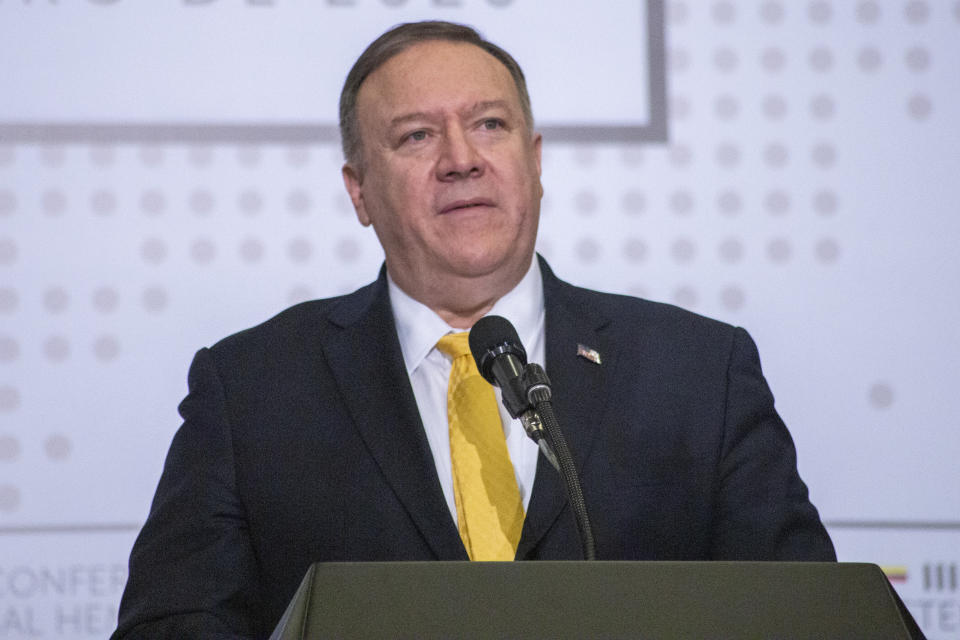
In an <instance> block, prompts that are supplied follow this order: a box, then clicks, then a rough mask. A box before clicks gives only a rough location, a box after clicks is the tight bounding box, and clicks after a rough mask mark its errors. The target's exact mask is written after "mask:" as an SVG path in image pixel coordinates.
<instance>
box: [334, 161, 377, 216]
mask: <svg viewBox="0 0 960 640" xmlns="http://www.w3.org/2000/svg"><path fill="white" fill-rule="evenodd" d="M340 174H341V175H342V176H343V186H344V187H346V188H347V193H348V194H350V201H351V202H352V203H353V209H354V211H356V212H357V220H359V221H360V224H362V225H363V226H365V227H369V226H370V216H368V215H367V208H366V205H365V204H364V201H363V173H362V172H360V171H359V170H358V169H357V168H356V167H354V166H353V165H351V164H350V163H349V162H348V163H346V164H345V165H343V169H341V170H340Z"/></svg>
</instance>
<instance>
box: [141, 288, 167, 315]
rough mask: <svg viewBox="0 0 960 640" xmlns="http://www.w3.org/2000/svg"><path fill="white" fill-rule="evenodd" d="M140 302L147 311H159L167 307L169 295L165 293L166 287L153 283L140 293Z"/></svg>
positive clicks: (154, 312)
mask: <svg viewBox="0 0 960 640" xmlns="http://www.w3.org/2000/svg"><path fill="white" fill-rule="evenodd" d="M140 299H141V302H142V304H143V308H144V309H145V310H146V311H147V312H148V313H153V314H156V313H161V312H162V311H163V310H164V309H166V308H167V304H168V303H169V300H170V296H169V294H167V291H166V289H164V288H163V287H161V286H158V285H153V286H149V287H147V288H145V289H144V290H143V293H142V294H141V297H140Z"/></svg>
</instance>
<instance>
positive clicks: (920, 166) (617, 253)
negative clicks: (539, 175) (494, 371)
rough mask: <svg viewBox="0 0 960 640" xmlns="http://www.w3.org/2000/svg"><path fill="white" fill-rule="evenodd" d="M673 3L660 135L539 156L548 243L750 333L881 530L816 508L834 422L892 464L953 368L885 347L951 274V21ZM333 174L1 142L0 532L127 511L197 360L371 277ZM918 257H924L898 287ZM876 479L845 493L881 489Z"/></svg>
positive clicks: (244, 155) (935, 7)
mask: <svg viewBox="0 0 960 640" xmlns="http://www.w3.org/2000/svg"><path fill="white" fill-rule="evenodd" d="M667 9H668V11H667V19H668V29H667V33H668V48H669V50H668V76H669V91H670V100H669V112H670V122H671V124H670V126H671V132H670V143H669V144H667V145H661V146H650V147H638V146H635V145H589V144H582V145H565V144H564V145H561V144H551V143H550V141H549V140H548V141H547V142H546V144H545V149H544V183H545V188H546V196H545V198H544V202H543V217H542V225H541V226H542V233H541V237H540V241H539V249H540V251H541V252H542V253H543V254H544V255H546V256H547V258H548V259H549V260H550V261H551V263H552V264H553V266H554V267H555V268H556V270H557V271H558V273H559V274H560V275H561V276H562V277H565V278H567V279H569V280H571V281H573V282H575V283H578V284H583V285H585V286H592V287H596V288H601V289H605V290H612V291H618V292H623V293H629V294H634V295H641V296H647V297H650V298H654V299H659V300H665V301H668V302H673V303H676V304H680V305H682V306H685V307H688V308H691V309H693V310H695V311H698V312H701V313H704V314H707V315H711V316H715V317H720V318H722V319H725V320H728V321H731V322H734V323H737V324H744V325H746V326H747V327H748V328H750V329H751V330H752V332H753V333H754V335H755V336H757V337H758V339H759V341H760V343H761V353H763V355H764V358H765V360H764V362H765V366H766V369H767V372H768V374H769V376H770V378H771V380H773V381H774V382H775V384H774V387H775V389H776V390H778V401H779V402H780V406H781V410H782V412H783V413H784V415H785V416H786V417H787V418H788V422H790V423H791V425H792V428H793V429H794V432H795V435H796V437H797V439H798V441H800V442H801V445H802V446H801V450H803V451H805V452H806V457H805V461H804V464H805V467H804V470H805V475H806V476H807V477H808V480H810V484H811V486H812V487H813V488H814V490H815V497H816V498H817V499H818V504H820V506H821V508H822V510H823V511H824V513H825V514H826V515H828V516H830V515H837V514H839V515H844V514H847V513H848V512H849V510H850V509H859V510H861V511H864V512H865V515H866V516H869V515H871V513H869V510H870V508H871V506H870V505H864V504H862V503H857V501H855V500H853V499H850V498H848V497H844V496H835V495H829V494H828V492H826V491H825V490H823V491H821V493H820V494H819V495H817V494H816V490H817V489H821V490H822V489H825V488H826V487H827V486H828V484H829V482H830V481H831V477H832V476H831V474H832V472H833V471H834V470H835V469H836V468H838V467H841V466H842V465H843V464H844V463H845V462H847V461H845V460H844V459H843V457H844V456H846V455H847V451H845V450H842V449H841V450H835V449H836V448H835V447H832V446H830V445H831V444H832V443H834V442H835V440H834V438H835V433H834V432H835V429H834V426H835V425H836V422H837V421H838V420H840V419H842V420H844V421H845V424H844V425H843V428H844V429H845V430H848V431H849V436H848V437H849V438H850V439H862V438H871V442H872V443H873V444H872V446H874V447H875V448H876V449H877V450H878V451H880V450H882V451H888V452H890V451H893V452H896V451H903V450H908V448H909V447H910V446H913V445H912V444H911V443H912V442H913V441H912V440H911V439H910V438H911V437H913V436H915V433H914V434H906V433H904V430H903V429H900V428H897V424H898V420H902V419H903V415H912V416H917V415H923V416H927V415H928V414H929V412H930V411H931V410H930V409H927V413H926V414H925V413H924V410H923V408H922V406H919V405H922V404H923V402H929V398H924V399H921V398H919V397H918V392H917V388H916V384H917V383H916V382H915V381H916V380H917V379H921V378H919V377H918V375H919V374H920V373H921V371H922V370H923V368H924V367H925V366H930V363H931V357H932V358H934V359H933V363H934V364H936V363H937V362H941V360H936V358H937V353H936V351H937V349H938V347H936V346H934V345H933V344H932V343H933V340H932V338H931V339H930V341H931V344H929V345H926V343H924V345H921V346H920V348H919V349H917V348H916V346H915V345H914V348H913V349H912V350H908V349H907V347H906V346H898V345H896V344H890V343H888V342H882V341H881V339H880V337H879V336H878V334H882V333H884V332H888V333H889V332H890V326H891V325H894V326H895V325H896V324H897V323H900V324H901V325H902V323H904V322H908V321H909V322H916V320H915V319H914V318H912V317H910V316H912V312H911V311H908V310H907V309H909V308H910V307H909V306H906V307H905V306H904V303H905V302H911V301H912V302H913V303H918V302H921V301H923V302H926V301H928V300H932V299H938V300H942V298H943V296H942V293H943V291H942V289H940V288H938V286H937V284H936V283H933V282H931V281H930V274H931V273H933V272H934V271H936V270H942V269H943V267H944V265H946V266H947V267H948V268H952V269H954V272H957V269H958V267H957V259H956V257H954V254H953V253H946V252H945V251H946V250H945V248H944V247H945V240H944V238H949V237H951V234H953V237H954V239H955V238H956V235H955V234H956V231H957V223H956V222H955V220H956V219H957V216H956V206H955V203H956V202H957V201H960V198H957V195H958V194H957V192H956V188H957V187H956V180H953V181H952V182H951V181H949V180H938V179H937V177H938V176H942V175H954V176H955V175H956V171H957V169H958V168H960V167H958V166H957V161H956V154H955V148H957V147H956V142H957V139H956V138H957V135H956V133H955V131H954V130H955V129H956V127H955V124H954V123H953V120H954V119H955V118H954V117H953V115H952V114H955V113H958V112H960V95H958V89H957V84H956V79H955V70H956V69H957V68H958V63H960V46H958V44H957V43H958V42H960V3H942V2H941V3H933V2H900V3H887V2H871V1H862V2H854V3H844V4H843V5H838V4H835V3H831V2H804V3H793V2H774V1H765V2H729V1H719V2H692V1H691V2H680V1H675V2H669V3H668V5H667ZM611 90H615V87H612V88H611ZM534 109H535V110H536V105H534ZM911 145H912V146H911ZM912 148H915V149H917V151H911V149H912ZM879 158H883V163H884V164H883V166H881V165H880V163H879V162H878V159H879ZM340 163H341V158H340V153H339V150H338V149H337V148H335V147H334V146H333V145H291V146H282V145H263V146H251V145H227V144H223V145H212V146H205V145H151V144H145V145H141V144H131V143H123V144H116V145H109V144H96V145H65V146H37V145H16V146H11V145H6V146H2V145H0V223H2V227H0V229H2V231H0V318H2V319H3V323H2V326H3V328H2V330H0V471H2V472H3V475H2V476H0V518H3V520H4V522H13V523H17V522H24V523H37V522H40V523H42V522H62V521H77V522H86V521H90V520H94V521H109V520H116V519H118V518H119V519H122V520H130V521H136V520H137V519H138V518H140V517H142V516H141V514H142V513H143V509H144V508H145V507H144V505H145V504H146V500H147V497H148V496H149V494H150V492H151V491H152V488H153V486H154V484H155V481H156V477H157V474H158V473H159V468H160V464H161V461H162V457H163V453H164V451H165V448H166V446H167V444H168V442H169V439H170V436H171V434H172V431H173V430H174V429H175V428H176V426H177V424H178V422H179V421H178V418H177V416H176V414H175V413H174V411H173V409H174V407H175V405H176V402H177V401H178V400H179V398H180V397H181V396H182V395H183V393H184V391H185V386H184V383H183V378H184V373H185V369H186V365H187V363H188V362H189V359H190V356H191V354H192V351H193V350H194V349H196V348H198V347H200V346H202V345H205V344H210V343H212V342H213V341H215V340H216V339H218V338H220V337H222V336H224V335H226V334H228V333H231V332H233V331H236V330H238V329H240V328H243V327H245V326H249V325H251V324H254V323H256V322H259V321H261V320H262V319H264V318H266V317H268V316H270V315H271V314H273V313H275V312H276V311H278V310H279V309H281V308H283V307H284V306H287V305H288V304H292V303H295V302H298V301H301V300H305V299H308V298H312V297H322V296H329V295H334V294H337V293H341V292H345V291H349V290H352V289H354V288H356V287H357V286H360V285H361V284H364V283H365V282H367V281H369V280H371V279H372V278H373V277H374V276H375V275H376V272H377V269H378V268H379V265H380V262H381V260H382V252H381V251H380V249H379V246H378V245H377V243H376V239H375V237H374V235H373V233H372V231H371V230H369V229H364V228H362V227H360V226H359V225H358V224H357V222H356V219H355V217H354V214H353V211H352V207H351V205H350V203H349V201H348V199H347V197H346V194H345V193H344V191H343V187H342V184H341V182H340V178H339V167H340ZM951 172H952V174H951ZM898 181H899V182H898ZM928 181H929V182H928ZM930 184H933V185H935V186H932V187H931V186H930ZM951 202H952V203H953V204H944V203H951ZM908 206H911V207H912V206H915V207H916V208H915V209H914V208H911V209H910V211H911V213H912V215H914V216H915V217H914V218H913V219H912V220H910V221H907V220H906V219H905V218H904V216H903V212H904V211H905V210H906V208H907V207H908ZM916 216H919V217H916ZM927 222H931V223H932V224H934V225H935V226H934V227H933V228H935V229H937V231H936V232H935V234H934V235H935V236H936V237H932V238H931V237H929V232H928V231H927V227H925V226H924V225H925V224H926V223H927ZM915 243H923V247H924V249H923V251H925V252H926V253H925V255H926V256H928V257H929V260H927V261H926V262H921V263H914V264H911V263H909V262H907V261H904V262H898V263H897V267H898V270H897V273H894V274H891V273H889V265H890V264H891V260H893V259H899V258H900V257H902V252H905V251H914V250H915V248H914V246H915ZM909 255H912V254H909ZM905 283H906V284H905ZM911 286H912V287H913V288H912V289H911ZM930 290H933V291H935V292H937V293H936V294H931V293H930ZM887 293H893V294H894V296H893V297H894V299H895V300H896V303H894V302H886V299H888V298H889V297H890V296H886V295H885V294H887ZM928 295H929V298H928ZM911 296H915V297H911ZM942 304H943V305H944V306H942V307H940V308H939V310H940V311H941V312H943V311H944V310H945V311H946V312H947V313H948V314H949V312H953V315H952V316H951V315H943V313H941V315H940V316H939V320H938V318H937V317H936V314H931V319H930V320H927V322H930V323H936V322H945V321H946V320H947V319H949V318H951V317H952V318H954V319H957V314H956V308H955V305H954V306H952V307H951V306H949V305H950V304H951V303H950V301H945V302H943V303H942ZM887 314H893V315H887ZM863 318H873V319H876V318H888V319H887V320H884V321H883V322H881V323H879V324H876V325H873V324H869V323H868V325H867V326H866V327H865V326H864V324H863V321H862V319H863ZM895 318H896V319H899V320H895ZM911 326H914V325H911ZM931 326H932V327H933V329H934V330H937V328H938V327H940V325H936V324H932V325H930V326H928V325H926V324H924V325H922V326H920V327H918V328H917V329H918V331H919V332H920V335H925V333H924V332H925V331H929V330H930V327H931ZM832 357H835V358H836V359H835V360H832V359H830V358H832ZM825 359H827V360H828V361H829V362H830V364H831V366H824V361H825ZM943 366H946V364H944V365H943ZM811 381H813V382H814V383H813V384H812V383H811ZM781 389H783V390H789V392H786V391H781ZM945 389H946V385H943V386H942V387H941V386H934V387H931V391H930V392H932V393H934V394H940V393H945ZM928 395H929V394H928ZM942 406H946V404H944V405H942ZM900 412H902V413H900ZM918 412H919V413H918ZM929 420H930V424H941V423H942V420H943V418H942V417H940V418H938V417H937V416H933V415H930V416H929ZM937 420H939V422H937ZM108 445H109V446H108ZM953 453H956V452H955V451H953ZM950 454H951V450H950V448H949V447H948V448H946V449H945V450H942V451H932V452H930V457H929V458H928V459H927V463H928V464H927V466H926V470H927V471H928V473H931V474H932V475H933V476H934V477H935V478H941V479H942V480H944V481H945V480H946V476H947V475H948V471H947V470H948V469H949V468H950V466H949V465H952V464H953V463H952V462H951V461H950V457H949V456H950ZM953 460H955V456H954V458H953ZM860 464H861V465H862V466H861V467H859V468H860V469H863V470H864V473H862V474H853V476H852V477H851V478H850V483H851V486H850V487H849V491H850V493H851V494H853V493H857V492H870V491H877V490H878V489H877V486H876V484H877V482H878V479H877V473H876V472H875V471H876V468H875V467H871V466H870V464H871V463H870V462H869V461H868V460H864V461H861V462H860ZM38 469H40V470H42V472H39V473H38V472H37V470H38ZM91 469H97V470H98V471H97V472H96V473H91V472H90V470H91ZM859 476H862V478H859ZM64 486H71V487H72V488H73V489H72V492H70V493H69V495H67V494H66V493H65V492H64V491H63V487H64ZM84 496H98V498H97V500H96V503H95V504H91V502H90V501H88V500H86V499H85V498H84ZM892 499H893V500H895V501H896V500H897V498H896V497H895V496H894V497H893V498H892ZM951 499H952V500H956V496H953V497H952V498H951ZM894 504H895V507H897V508H902V509H903V510H904V511H905V512H908V513H912V512H914V511H915V512H917V513H920V514H926V515H931V514H932V516H936V515H938V514H940V513H941V511H942V510H943V509H947V511H949V509H948V508H949V507H950V504H952V503H949V504H945V503H942V502H941V503H937V502H934V501H928V502H920V503H917V502H916V501H913V500H907V499H906V498H904V499H902V500H900V502H895V503H894ZM118 505H120V506H118ZM858 513H859V512H858Z"/></svg>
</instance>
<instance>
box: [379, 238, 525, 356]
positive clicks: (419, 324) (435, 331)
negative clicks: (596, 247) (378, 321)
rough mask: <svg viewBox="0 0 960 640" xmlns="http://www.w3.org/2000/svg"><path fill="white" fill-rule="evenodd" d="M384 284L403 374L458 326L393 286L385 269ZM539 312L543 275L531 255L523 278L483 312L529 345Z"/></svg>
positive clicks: (394, 284)
mask: <svg viewBox="0 0 960 640" xmlns="http://www.w3.org/2000/svg"><path fill="white" fill-rule="evenodd" d="M387 286H388V287H389V291H390V306H391V308H392V309H393V321H394V324H395V325H396V327H397V337H398V338H399V340H400V350H401V351H402V352H403V362H404V365H405V366H406V368H407V375H410V374H411V373H413V371H414V370H415V369H416V368H417V367H419V366H420V363H421V362H423V359H424V358H426V357H427V355H428V354H429V353H430V351H431V350H432V349H433V348H434V347H435V346H436V344H437V340H439V339H440V338H442V337H443V336H445V335H446V334H448V333H450V332H456V331H462V329H455V328H453V327H451V326H450V325H448V324H447V323H446V322H444V321H443V319H442V318H441V317H440V316H439V315H437V314H436V313H435V312H434V311H433V310H432V309H430V308H429V307H427V306H426V305H424V304H423V303H421V302H418V301H417V300H414V299H413V298H411V297H410V296H409V295H407V294H406V293H405V292H404V291H403V290H402V289H400V287H398V286H397V285H396V283H395V282H394V281H393V278H391V277H390V274H389V272H388V273H387ZM543 313H544V307H543V278H542V277H541V275H540V264H539V261H538V260H537V259H536V257H534V259H533V260H531V262H530V268H529V269H527V273H526V275H525V276H523V279H521V280H520V282H518V283H517V286H515V287H514V288H513V289H511V290H510V291H509V292H508V293H507V294H506V295H504V296H503V297H502V298H500V299H499V300H497V302H496V303H495V304H494V305H493V308H492V309H490V311H489V312H488V313H487V315H496V316H503V317H504V318H506V319H507V320H509V321H510V322H511V323H512V324H513V326H514V327H515V328H516V330H517V335H518V336H520V339H521V340H522V341H523V342H524V344H527V345H530V344H532V343H533V341H534V339H535V338H536V336H537V332H538V331H539V330H540V327H541V326H542V325H543Z"/></svg>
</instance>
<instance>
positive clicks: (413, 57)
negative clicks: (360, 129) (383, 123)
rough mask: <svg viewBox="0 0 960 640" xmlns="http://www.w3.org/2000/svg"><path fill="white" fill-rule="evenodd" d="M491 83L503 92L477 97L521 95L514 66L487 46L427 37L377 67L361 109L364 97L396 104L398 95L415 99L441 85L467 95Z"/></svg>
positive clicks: (359, 98) (363, 90) (366, 85)
mask: <svg viewBox="0 0 960 640" xmlns="http://www.w3.org/2000/svg"><path fill="white" fill-rule="evenodd" d="M444 80H446V81H447V82H445V83H444V82H443V81H444ZM451 81H455V82H451ZM491 89H499V90H500V91H501V92H503V95H496V96H492V95H476V96H473V97H472V102H476V101H480V100H497V99H499V100H503V101H508V100H514V99H516V100H517V101H519V96H518V95H517V92H516V89H515V86H514V83H513V78H512V76H511V75H510V71H509V70H508V69H507V67H506V66H505V65H504V64H503V63H502V62H501V61H500V60H498V59H497V58H496V57H494V56H493V55H491V54H490V53H488V52H487V51H485V50H483V49H482V48H480V47H478V46H476V45H474V44H471V43H467V42H456V41H447V40H427V41H424V42H418V43H416V44H414V45H411V46H410V47H407V48H406V49H404V50H403V51H401V52H400V53H398V54H396V55H395V56H393V57H391V58H390V59H389V60H387V61H386V62H384V63H383V64H382V65H381V66H380V67H378V68H377V69H376V70H374V71H373V72H372V73H371V74H370V75H369V76H368V77H367V78H366V80H364V82H363V84H362V85H361V86H360V90H359V92H358V96H357V106H358V109H360V110H361V111H363V110H365V109H364V106H365V105H364V103H368V104H367V105H366V106H371V107H372V106H374V104H372V102H373V101H372V100H370V98H373V97H376V98H377V100H376V103H377V104H378V106H380V107H391V108H392V107H397V106H400V105H398V104H395V103H394V102H393V101H396V100H401V99H405V100H408V101H412V102H416V101H417V100H418V99H420V98H427V97H429V95H430V94H431V93H437V92H440V91H444V92H451V91H453V92H455V93H457V94H458V95H463V96H464V97H466V96H468V95H469V94H470V93H471V92H472V91H473V92H484V91H489V90H491ZM364 98H368V99H366V100H365V99H364Z"/></svg>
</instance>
